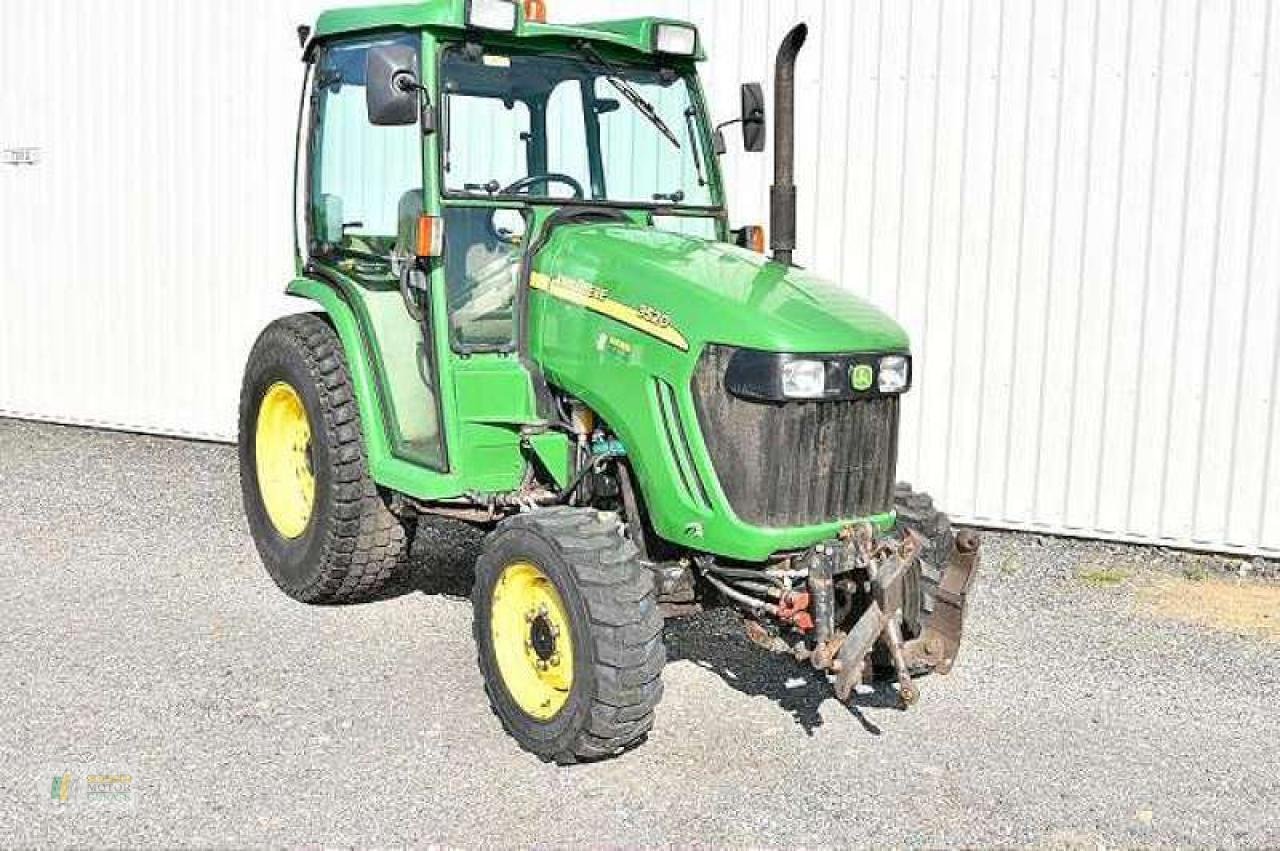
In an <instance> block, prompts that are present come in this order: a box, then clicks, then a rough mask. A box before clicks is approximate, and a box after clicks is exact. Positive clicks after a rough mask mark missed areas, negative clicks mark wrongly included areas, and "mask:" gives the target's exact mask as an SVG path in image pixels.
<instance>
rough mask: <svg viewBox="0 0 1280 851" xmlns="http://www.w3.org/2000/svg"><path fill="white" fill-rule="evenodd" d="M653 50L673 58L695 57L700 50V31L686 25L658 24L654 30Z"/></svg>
mask: <svg viewBox="0 0 1280 851" xmlns="http://www.w3.org/2000/svg"><path fill="white" fill-rule="evenodd" d="M653 49H654V50H655V51H657V52H658V53H669V54H671V55H673V56H693V55H694V54H695V53H696V52H697V50H698V31H697V30H696V29H694V28H693V27H691V26H687V25H685V24H658V25H657V26H655V27H654V30H653Z"/></svg>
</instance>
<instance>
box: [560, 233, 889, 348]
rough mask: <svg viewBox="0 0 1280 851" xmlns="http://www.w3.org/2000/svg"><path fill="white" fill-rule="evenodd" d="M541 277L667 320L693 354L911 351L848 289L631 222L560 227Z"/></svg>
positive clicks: (716, 244)
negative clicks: (705, 348)
mask: <svg viewBox="0 0 1280 851" xmlns="http://www.w3.org/2000/svg"><path fill="white" fill-rule="evenodd" d="M536 266H537V269H538V271H539V272H541V273H543V274H545V275H551V276H556V277H559V278H563V279H567V280H570V281H577V282H585V283H587V284H590V285H593V286H596V287H600V288H603V289H604V290H606V291H607V293H608V297H609V298H610V299H612V300H614V301H617V302H620V303H622V304H625V305H629V306H630V307H634V308H652V309H653V310H656V311H659V312H660V313H662V314H665V315H666V316H667V317H668V318H669V319H670V322H671V326H672V327H673V328H674V329H675V330H676V331H678V332H679V334H680V335H681V336H683V337H684V338H685V339H686V340H687V341H688V344H689V347H690V349H691V350H693V351H697V350H699V349H700V348H701V347H702V345H703V344H706V343H721V344H725V345H732V346H740V347H745V348H752V349H760V350H764V351H778V352H859V351H864V352H898V351H906V350H907V348H908V345H909V343H908V339H907V335H906V333H905V332H904V331H903V330H902V328H901V326H899V325H898V324H897V323H896V322H894V321H893V320H892V319H890V318H889V317H888V316H886V315H885V314H884V313H882V312H881V311H880V310H878V309H877V308H875V307H874V306H872V305H871V304H870V303H869V302H867V301H865V300H864V299H861V298H859V297H858V296H856V295H854V294H853V293H851V292H849V291H848V290H845V289H842V288H840V287H838V286H836V285H835V284H832V283H830V282H828V281H825V280H823V279H822V278H819V277H817V276H815V275H811V274H809V273H807V272H804V271H802V270H800V269H794V268H791V269H788V268H786V267H784V266H781V265H779V264H777V263H774V262H772V261H770V260H768V258H766V257H764V256H762V255H760V254H756V253H755V252H752V251H747V250H745V249H742V248H738V247H736V246H732V245H727V244H725V243H722V242H709V241H707V240H703V239H698V238H695V237H688V236H683V235H680V234H675V233H670V232H667V231H661V230H656V229H654V228H651V227H643V226H640V225H631V224H621V223H618V224H615V223H608V224H590V225H578V226H572V227H563V228H560V229H559V230H558V231H556V233H555V234H554V235H553V237H552V238H551V240H550V241H549V243H548V244H547V246H546V248H545V249H544V250H543V251H542V253H541V254H540V256H539V259H538V262H537V264H536Z"/></svg>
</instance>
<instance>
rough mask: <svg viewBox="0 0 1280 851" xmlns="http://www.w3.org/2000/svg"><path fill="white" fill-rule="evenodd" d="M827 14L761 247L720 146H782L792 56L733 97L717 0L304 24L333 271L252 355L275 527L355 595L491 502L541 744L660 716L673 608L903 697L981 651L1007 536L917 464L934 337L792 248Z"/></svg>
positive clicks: (301, 283)
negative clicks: (590, 12)
mask: <svg viewBox="0 0 1280 851" xmlns="http://www.w3.org/2000/svg"><path fill="white" fill-rule="evenodd" d="M805 35H806V29H805V27H804V25H799V26H797V27H796V28H795V29H794V30H792V31H791V32H790V34H789V35H788V36H787V37H786V39H785V40H784V42H783V43H782V45H781V47H780V49H779V51H778V54H777V67H776V80H775V103H774V108H773V111H774V114H775V115H774V118H775V120H774V145H773V155H774V158H775V163H774V165H775V185H774V186H773V188H772V193H771V216H772V221H771V224H770V234H769V236H770V242H771V248H772V254H771V256H766V254H765V253H764V252H765V246H764V233H763V229H762V228H759V227H742V228H739V229H736V230H734V229H731V226H730V219H729V212H728V208H727V206H726V195H725V187H724V184H723V181H722V177H721V169H720V164H719V160H720V157H721V156H722V155H723V154H724V153H725V152H726V150H727V148H728V138H729V134H728V133H727V132H726V128H728V127H731V126H736V128H735V133H734V135H735V136H736V135H738V134H739V133H740V136H741V144H742V146H743V147H744V148H745V149H746V150H747V151H751V152H759V151H762V150H763V149H764V147H765V136H766V132H767V131H766V118H765V112H766V109H765V99H764V96H763V89H762V87H761V86H760V85H758V84H747V85H744V86H743V87H742V94H741V114H740V115H739V116H737V117H736V118H733V119H732V120H730V121H726V122H724V123H723V124H720V125H719V126H717V125H716V124H714V123H713V121H712V119H711V117H710V116H709V114H708V109H707V104H706V100H705V96H704V93H703V88H702V85H701V84H700V82H699V79H698V74H697V66H698V63H699V61H701V60H702V59H704V51H703V44H702V41H701V39H700V37H699V34H698V31H697V30H696V28H695V27H693V26H692V25H690V24H688V23H684V22H680V21H674V20H666V19H656V18H637V19H632V20H621V21H607V22H601V23H593V24H579V25H573V26H564V25H553V24H549V23H547V22H546V21H545V7H544V5H543V3H542V2H541V0H528V2H524V3H515V2H511V0H426V2H419V3H414V4H411V5H399V6H383V7H372V8H358V9H344V10H338V11H331V12H327V13H325V14H323V15H322V16H321V17H320V18H319V21H318V22H317V24H316V26H315V28H314V30H312V29H311V28H309V27H304V28H301V29H300V30H299V36H300V40H301V42H302V48H303V60H304V67H305V69H306V70H305V78H304V83H303V89H302V93H301V98H300V108H299V116H298V145H299V156H298V158H297V162H298V168H297V173H296V175H295V190H296V191H295V198H296V205H295V206H296V211H297V216H296V219H297V227H296V234H297V235H296V239H295V253H296V264H297V268H296V274H295V277H294V279H293V281H292V282H290V284H289V285H288V292H289V293H290V294H292V295H294V296H298V297H300V298H303V299H308V300H310V301H311V302H312V304H311V306H310V310H308V311H307V312H303V313H299V314H297V315H294V316H289V317H287V318H284V319H280V320H278V321H275V322H273V323H271V324H270V325H269V326H268V327H267V328H266V329H265V330H264V331H263V332H262V334H261V336H260V337H259V338H258V341H257V343H256V344H255V345H254V347H253V351H252V354H251V355H250V357H249V361H248V365H247V368H246V371H245V377H244V385H243V394H242V397H241V404H240V464H241V479H242V483H243V492H244V505H245V511H246V512H247V514H248V519H249V524H250V527H251V529H252V532H253V537H254V540H255V542H256V544H257V547H258V550H259V552H260V553H261V556H262V560H263V562H264V563H265V565H266V568H267V570H268V571H269V572H270V574H271V576H272V578H273V579H274V580H275V581H276V582H277V583H278V584H279V586H280V587H281V588H282V589H284V591H285V592H286V593H287V594H289V595H290V596H291V597H294V598H296V599H298V600H301V601H303V602H307V603H329V604H333V603H349V602H355V601H361V600H368V599H370V598H376V597H378V596H380V595H384V594H386V593H387V589H388V587H389V586H393V585H395V584H396V583H403V582H404V581H405V576H406V572H407V571H408V569H409V553H410V545H411V543H412V542H413V540H414V537H415V534H419V529H420V528H421V529H423V530H425V529H426V528H428V526H429V525H430V522H434V521H430V522H429V518H432V517H433V516H437V515H438V516H445V517H448V518H451V519H452V520H453V521H464V522H467V523H471V524H475V525H476V526H477V527H479V528H481V529H482V530H484V531H485V532H486V536H485V538H484V543H483V548H482V551H481V555H480V556H479V559H478V561H477V563H476V565H475V586H474V589H473V593H472V595H471V599H472V603H473V605H474V608H475V621H474V623H475V641H476V644H477V649H478V656H479V664H480V670H481V672H482V674H483V677H484V682H485V686H486V689H487V692H488V696H489V699H490V701H491V702H492V705H493V709H494V712H495V713H496V715H497V716H498V718H499V719H500V720H501V722H502V724H503V726H504V727H505V728H506V730H507V731H508V732H509V733H510V734H511V735H512V736H513V737H514V738H515V739H516V740H517V741H518V742H519V743H520V745H521V746H523V747H524V748H526V749H527V750H529V751H532V752H533V753H535V754H537V755H538V756H540V757H542V758H544V759H548V760H555V761H557V762H561V763H570V762H576V761H580V760H587V759H594V758H600V757H607V756H611V755H614V754H617V753H619V752H621V751H623V750H624V749H626V748H628V747H629V746H631V745H633V744H635V743H636V742H638V741H640V740H641V739H642V738H643V737H644V736H645V734H646V733H647V732H648V731H649V729H650V728H651V726H652V725H653V719H654V709H655V707H656V706H657V704H658V700H659V697H660V696H661V694H662V682H661V679H660V678H661V674H662V668H663V663H664V661H665V650H664V646H663V631H662V626H663V617H664V615H669V614H673V613H687V612H691V611H696V610H698V609H702V608H707V607H711V606H730V607H733V608H735V609H737V610H739V611H740V612H741V613H742V615H743V620H744V626H745V630H746V634H747V635H748V636H749V637H750V638H751V639H752V640H753V641H755V642H757V643H759V644H760V645H762V646H763V648H765V649H767V650H770V651H774V652H779V653H785V654H788V655H790V656H793V657H794V658H795V659H796V661H797V663H798V664H803V665H808V666H811V667H812V668H814V669H816V670H818V671H821V672H825V673H826V674H828V675H830V676H831V678H833V680H834V688H835V692H836V694H837V695H838V696H839V697H840V698H841V699H850V698H851V696H852V695H853V694H854V691H855V687H856V686H858V685H859V684H862V683H863V682H864V681H869V680H871V679H872V678H873V677H876V676H877V675H881V676H884V677H887V678H888V679H889V680H890V682H889V683H888V684H887V685H886V686H884V688H888V689H890V690H895V689H896V691H897V693H898V694H899V695H900V698H901V700H902V701H903V703H904V704H906V703H910V702H911V701H913V700H915V699H916V696H917V690H916V685H915V682H914V678H915V677H917V676H918V675H920V674H921V673H923V672H926V671H936V672H946V671H947V670H948V669H949V668H950V666H951V664H952V662H953V660H954V658H955V654H956V649H957V646H958V643H959V641H960V632H961V622H962V619H963V614H964V609H965V599H966V594H967V592H968V590H969V586H970V583H971V581H972V578H973V575H974V570H975V565H976V561H977V549H978V542H977V539H976V538H974V537H973V536H971V535H969V534H967V533H961V534H959V535H953V534H952V531H951V528H950V525H949V523H948V521H947V519H946V517H945V516H943V515H942V514H939V513H938V512H936V511H935V510H934V508H933V505H932V503H931V501H930V499H929V498H928V497H927V496H925V495H923V494H918V493H914V492H912V491H911V490H910V489H909V488H907V487H905V486H901V485H896V484H895V464H896V454H897V447H898V419H899V404H900V399H901V396H902V394H903V393H905V392H906V391H907V389H908V388H909V387H910V384H911V376H912V360H911V355H910V350H909V346H908V341H907V337H906V335H905V334H904V333H903V331H902V329H901V328H900V327H899V326H898V325H897V324H895V323H894V322H893V321H892V320H891V319H889V318H888V317H887V316H885V315H884V314H883V313H881V312H879V311H878V310H877V309H876V308H874V307H872V306H871V305H870V304H868V303H866V302H865V301H863V300H861V299H859V298H857V297H855V296H854V295H852V294H851V293H850V291H849V290H848V289H846V288H844V287H840V286H837V285H835V284H832V283H828V282H825V281H823V280H821V279H819V278H818V277H816V276H814V275H812V274H810V273H808V272H806V271H804V270H802V269H800V268H798V267H797V266H796V265H795V264H794V263H793V262H792V251H793V249H794V247H795V199H796V190H795V186H794V185H793V167H792V166H793V143H792V138H793V102H794V68H795V61H796V57H797V54H798V53H799V51H800V49H801V46H802V45H803V43H804V40H805ZM419 545H420V546H426V547H428V548H429V547H430V546H431V541H430V539H429V536H428V537H427V540H425V541H421V542H419ZM894 680H896V685H895V684H894V683H893V682H892V681H894Z"/></svg>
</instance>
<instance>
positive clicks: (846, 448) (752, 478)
mask: <svg viewBox="0 0 1280 851" xmlns="http://www.w3.org/2000/svg"><path fill="white" fill-rule="evenodd" d="M733 352H734V349H732V348H730V347H728V346H708V347H707V349H706V351H705V352H704V353H703V355H702V358H701V359H700V360H699V362H698V369H697V372H696V373H695V374H694V378H693V397H694V402H695V404H696V406H697V409H698V421H699V424H700V425H701V427H702V435H703V439H704V440H705V441H706V444H707V448H708V450H709V451H710V453H711V459H712V462H713V463H714V464H715V468H716V476H717V477H718V478H719V480H720V486H721V487H722V488H723V489H724V491H725V494H726V496H728V498H729V503H730V505H732V507H733V510H734V512H735V513H736V514H737V515H738V517H739V518H741V519H742V520H744V521H745V522H748V523H751V524H753V525H756V526H766V527H785V526H804V525H810V524H816V523H825V522H829V521H832V520H841V519H848V518H853V517H864V516H867V515H870V514H879V513H882V512H886V511H889V510H891V509H892V508H893V490H894V475H895V472H896V466H897V460H898V397H897V396H881V397H871V398H867V399H861V400H857V401H836V402H788V403H785V404H773V403H767V402H748V401H744V400H742V399H739V398H737V397H735V396H732V395H730V393H729V392H728V391H727V390H725V388H724V374H725V369H726V367H727V366H728V363H729V358H730V357H731V356H732V355H733Z"/></svg>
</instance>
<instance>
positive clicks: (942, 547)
mask: <svg viewBox="0 0 1280 851" xmlns="http://www.w3.org/2000/svg"><path fill="white" fill-rule="evenodd" d="M894 504H895V508H896V509H897V512H898V528H899V529H902V528H906V529H911V530H912V531H914V532H916V533H917V534H918V535H920V537H922V538H924V541H925V544H924V548H923V549H922V550H921V551H920V558H919V559H918V560H917V565H918V567H916V568H914V569H912V570H910V571H908V573H907V576H906V587H905V588H904V589H903V591H904V593H903V607H902V608H903V611H902V620H903V623H904V626H905V628H906V629H905V631H906V633H907V635H908V637H915V636H918V635H919V634H920V632H921V631H922V630H923V628H924V622H925V619H926V618H927V617H928V616H929V615H931V614H933V604H934V599H935V597H936V596H937V591H938V585H939V583H941V582H942V572H943V571H944V570H945V569H946V567H947V560H948V559H949V558H951V549H952V547H953V546H954V542H955V533H954V532H953V531H952V529H951V518H949V517H947V515H946V514H943V513H942V512H941V511H939V510H938V509H937V508H936V507H935V506H934V504H933V498H932V497H931V496H929V495H928V494H927V493H920V492H917V491H915V490H912V488H911V485H909V484H906V483H904V482H900V483H899V484H898V486H897V489H896V490H895V491H894Z"/></svg>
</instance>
